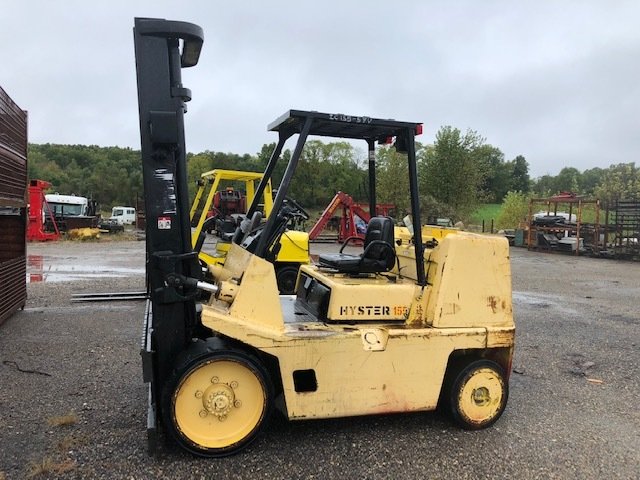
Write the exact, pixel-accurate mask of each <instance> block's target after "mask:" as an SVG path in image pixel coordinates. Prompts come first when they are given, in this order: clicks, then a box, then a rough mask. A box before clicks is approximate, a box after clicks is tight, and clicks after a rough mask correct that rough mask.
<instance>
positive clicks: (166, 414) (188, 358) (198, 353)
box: [161, 338, 274, 458]
mask: <svg viewBox="0 0 640 480" xmlns="http://www.w3.org/2000/svg"><path fill="white" fill-rule="evenodd" d="M212 360H214V361H215V360H231V361H233V362H237V363H239V364H242V365H243V366H244V367H246V368H248V369H249V370H251V372H252V373H253V374H254V375H255V377H256V378H257V379H258V380H259V382H260V384H261V386H262V389H263V391H264V395H265V400H264V402H265V405H264V411H263V413H262V416H261V418H260V419H259V421H258V422H257V424H256V425H255V428H254V429H253V430H252V431H251V432H250V433H249V434H248V435H246V436H245V437H244V438H242V439H241V440H239V441H238V442H236V443H234V444H232V445H228V446H225V447H221V448H207V447H205V446H203V445H200V444H198V443H197V442H195V441H193V440H192V439H190V438H188V437H187V436H186V435H185V434H184V433H183V432H182V431H181V429H180V428H179V425H178V422H177V420H176V416H175V408H174V407H175V398H176V394H177V391H178V389H179V388H180V386H181V384H182V382H183V379H186V378H187V376H188V375H190V374H191V373H192V372H194V371H195V370H197V369H198V368H199V367H201V366H203V365H206V364H208V363H209V362H210V361H212ZM175 365H176V366H175V368H174V370H173V373H172V374H171V376H170V377H169V378H168V379H167V382H166V383H165V385H164V388H163V391H162V398H161V405H162V420H163V424H164V427H165V429H166V431H167V432H168V433H169V435H170V436H171V437H172V438H173V439H174V440H175V442H176V443H177V444H178V445H180V446H181V447H182V448H184V449H185V450H187V451H189V452H191V453H193V454H195V455H198V456H201V457H208V458H216V457H225V456H228V455H233V454H235V453H237V452H239V451H241V450H242V449H244V448H246V447H247V446H248V445H249V444H250V443H251V442H252V441H253V440H255V439H256V437H258V435H259V434H260V432H262V430H263V429H264V428H265V426H266V425H267V424H268V421H269V418H270V417H271V413H272V411H273V398H274V388H273V383H272V381H271V378H270V376H269V373H268V372H267V370H266V369H265V367H264V366H263V365H262V362H260V360H259V359H258V358H257V357H256V356H255V355H253V354H251V353H249V352H246V351H244V350H242V349H239V348H237V347H232V346H229V345H228V344H226V343H225V342H224V341H223V340H221V339H220V338H210V339H207V340H206V341H203V340H198V341H196V342H194V343H193V344H192V345H191V346H189V347H188V348H187V349H186V350H185V351H183V352H182V353H181V354H180V355H179V356H178V357H177V360H176V364H175Z"/></svg>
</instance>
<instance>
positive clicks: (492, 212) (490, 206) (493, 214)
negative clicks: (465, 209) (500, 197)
mask: <svg viewBox="0 0 640 480" xmlns="http://www.w3.org/2000/svg"><path fill="white" fill-rule="evenodd" d="M501 209H502V204H501V203H485V204H484V205H480V207H479V208H478V209H477V210H476V211H475V212H473V214H472V215H471V223H472V224H474V225H482V220H484V223H485V224H486V225H489V224H491V220H493V221H494V223H495V221H496V220H497V219H498V215H500V210H501Z"/></svg>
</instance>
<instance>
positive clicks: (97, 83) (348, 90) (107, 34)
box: [0, 0, 640, 176]
mask: <svg viewBox="0 0 640 480" xmlns="http://www.w3.org/2000/svg"><path fill="white" fill-rule="evenodd" d="M0 5H1V8H0V12H1V13H0V24H1V25H2V28H1V29H0V62H1V63H0V65H1V67H0V86H1V87H2V88H4V89H5V91H6V92H7V93H8V94H9V95H10V96H11V97H12V98H13V99H14V100H15V101H16V102H17V103H18V104H19V105H20V106H21V107H22V108H23V109H26V110H28V111H29V138H30V141H31V142H33V143H46V142H49V143H68V144H92V145H101V146H109V145H117V146H123V147H124V146H129V147H132V148H136V149H137V148H139V145H140V140H139V132H138V117H137V96H136V83H135V63H134V52H133V35H132V27H133V18H134V17H136V16H141V17H158V18H167V19H171V20H183V21H190V22H193V23H197V24H199V25H200V26H202V27H203V29H204V32H205V43H204V48H203V51H202V55H201V57H200V63H199V64H198V65H197V66H196V67H194V68H192V69H188V70H186V71H185V72H184V74H183V81H184V84H185V86H186V87H188V88H190V89H191V90H192V92H193V101H192V102H191V103H190V104H189V113H188V115H187V118H186V122H187V126H186V128H187V148H188V150H189V151H192V152H199V151H203V150H213V151H225V152H234V153H240V154H243V153H250V154H254V153H256V152H258V151H259V150H260V147H261V146H262V145H263V144H264V143H267V142H271V141H275V139H276V137H275V135H274V134H273V133H269V132H267V130H266V126H267V124H269V123H270V122H271V121H272V120H274V119H275V118H277V117H278V116H279V115H281V114H282V113H283V112H285V111H286V110H288V109H289V108H298V109H305V110H318V111H325V112H332V113H347V114H353V115H367V116H371V117H382V118H395V119H398V120H406V121H418V122H423V123H424V126H425V128H424V132H425V133H424V135H423V136H422V138H421V139H420V140H421V141H422V142H426V143H429V142H432V141H433V139H434V136H435V132H436V131H437V130H438V129H439V128H440V126H442V125H452V126H454V127H457V128H460V129H461V130H466V129H468V128H470V129H472V130H476V131H477V132H478V133H480V134H481V135H482V136H483V137H485V138H486V140H487V142H488V143H490V144H492V145H494V146H496V147H498V148H500V149H501V150H502V151H503V152H504V154H505V157H506V158H507V159H512V158H513V157H515V156H516V155H519V154H522V155H524V156H525V157H526V158H527V160H528V162H529V164H530V173H531V174H532V175H533V176H540V175H544V174H552V175H555V174H557V173H558V172H559V171H560V169H561V168H563V167H565V166H570V167H576V168H578V169H579V170H585V169H587V168H592V167H596V166H600V167H606V166H608V165H610V164H613V163H621V162H638V163H640V159H638V158H637V155H638V151H639V150H640V135H639V134H638V126H639V125H638V118H639V112H640V60H639V59H640V26H639V25H640V2H638V1H634V0H631V1H615V0H611V1H607V2H604V1H595V0H593V1H587V0H583V1H560V0H558V1H544V0H537V1H524V0H521V1H517V2H514V1H506V0H505V1H498V0H496V1H490V0H487V1H473V0H468V1H463V0H459V1H445V0H442V1H432V0H423V1H420V0H413V1H409V0H406V1H405V0H395V1H389V0H385V1H378V0H351V1H350V0H317V1H304V0H297V1H284V0H282V1H280V0H269V1H258V0H256V1H251V0H241V1H235V2H221V1H215V0H209V1H206V0H205V1H189V0H182V1H175V0H174V1H171V2H168V1H163V0H162V1H161V0H156V1H132V0H129V1H126V0H125V1H123V0H111V1H98V0H92V1H86V0H84V1H70V0H69V1H64V0H60V1H36V0H1V3H0Z"/></svg>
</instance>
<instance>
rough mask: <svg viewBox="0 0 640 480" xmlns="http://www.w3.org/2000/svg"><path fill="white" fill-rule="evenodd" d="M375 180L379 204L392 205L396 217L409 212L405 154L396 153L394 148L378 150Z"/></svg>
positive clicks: (407, 168) (385, 147)
mask: <svg viewBox="0 0 640 480" xmlns="http://www.w3.org/2000/svg"><path fill="white" fill-rule="evenodd" d="M376 180H377V181H376V197H377V201H378V202H379V203H393V204H394V205H395V206H396V211H397V212H398V215H402V214H403V213H404V212H408V211H409V209H410V199H409V164H408V162H407V155H406V154H401V153H398V152H397V151H396V149H395V148H394V147H387V146H383V147H380V148H378V151H377V152H376Z"/></svg>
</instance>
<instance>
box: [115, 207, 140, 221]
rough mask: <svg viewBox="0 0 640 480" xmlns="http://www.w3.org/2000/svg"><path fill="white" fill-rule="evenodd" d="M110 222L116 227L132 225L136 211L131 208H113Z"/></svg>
mask: <svg viewBox="0 0 640 480" xmlns="http://www.w3.org/2000/svg"><path fill="white" fill-rule="evenodd" d="M110 220H112V221H115V222H117V224H118V225H133V224H134V223H136V209H135V208H133V207H113V208H112V209H111V218H110Z"/></svg>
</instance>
